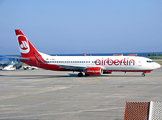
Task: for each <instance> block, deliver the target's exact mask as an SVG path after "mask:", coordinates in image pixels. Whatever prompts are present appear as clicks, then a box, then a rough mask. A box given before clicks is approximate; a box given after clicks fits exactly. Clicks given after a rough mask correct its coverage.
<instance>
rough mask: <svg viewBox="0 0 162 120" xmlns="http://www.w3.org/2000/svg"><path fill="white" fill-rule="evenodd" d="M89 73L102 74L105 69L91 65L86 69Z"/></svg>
mask: <svg viewBox="0 0 162 120" xmlns="http://www.w3.org/2000/svg"><path fill="white" fill-rule="evenodd" d="M86 74H87V75H101V74H103V70H102V68H101V67H89V68H87V69H86Z"/></svg>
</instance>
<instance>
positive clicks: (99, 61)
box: [95, 58, 135, 66]
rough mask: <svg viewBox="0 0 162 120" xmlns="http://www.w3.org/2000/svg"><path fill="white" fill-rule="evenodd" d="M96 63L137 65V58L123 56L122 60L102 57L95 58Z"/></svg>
mask: <svg viewBox="0 0 162 120" xmlns="http://www.w3.org/2000/svg"><path fill="white" fill-rule="evenodd" d="M95 64H96V65H116V66H118V65H135V60H134V59H130V60H129V58H123V59H121V60H119V59H115V60H112V59H110V58H107V59H103V58H102V60H100V59H97V60H95Z"/></svg>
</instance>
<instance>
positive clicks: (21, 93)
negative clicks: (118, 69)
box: [0, 79, 98, 97]
mask: <svg viewBox="0 0 162 120" xmlns="http://www.w3.org/2000/svg"><path fill="white" fill-rule="evenodd" d="M95 81H98V79H95V80H91V81H86V82H80V83H74V84H68V85H61V86H55V87H48V88H42V89H36V90H30V91H24V92H18V93H12V94H7V95H2V96H0V97H6V96H11V95H19V94H24V93H30V92H37V91H42V90H49V89H54V88H60V87H66V86H72V85H79V84H84V83H90V82H95Z"/></svg>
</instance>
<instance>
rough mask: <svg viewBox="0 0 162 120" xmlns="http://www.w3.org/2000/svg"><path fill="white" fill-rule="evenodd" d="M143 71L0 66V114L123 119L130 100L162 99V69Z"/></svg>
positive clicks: (19, 119) (17, 118)
mask: <svg viewBox="0 0 162 120" xmlns="http://www.w3.org/2000/svg"><path fill="white" fill-rule="evenodd" d="M141 74H142V73H132V72H131V73H121V72H113V73H112V74H106V75H102V76H88V77H85V76H83V77H77V72H76V73H73V72H58V71H48V70H42V69H38V70H16V71H0V119H3V120H29V119H31V120H38V119H40V120H123V117H124V109H125V102H126V101H127V102H150V101H162V94H161V93H162V82H161V81H162V68H160V69H157V70H154V71H152V72H151V73H148V74H146V76H145V77H142V76H141Z"/></svg>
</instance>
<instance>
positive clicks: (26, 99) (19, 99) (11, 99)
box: [0, 99, 65, 100]
mask: <svg viewBox="0 0 162 120" xmlns="http://www.w3.org/2000/svg"><path fill="white" fill-rule="evenodd" d="M0 100H65V99H0Z"/></svg>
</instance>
